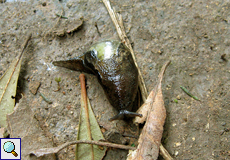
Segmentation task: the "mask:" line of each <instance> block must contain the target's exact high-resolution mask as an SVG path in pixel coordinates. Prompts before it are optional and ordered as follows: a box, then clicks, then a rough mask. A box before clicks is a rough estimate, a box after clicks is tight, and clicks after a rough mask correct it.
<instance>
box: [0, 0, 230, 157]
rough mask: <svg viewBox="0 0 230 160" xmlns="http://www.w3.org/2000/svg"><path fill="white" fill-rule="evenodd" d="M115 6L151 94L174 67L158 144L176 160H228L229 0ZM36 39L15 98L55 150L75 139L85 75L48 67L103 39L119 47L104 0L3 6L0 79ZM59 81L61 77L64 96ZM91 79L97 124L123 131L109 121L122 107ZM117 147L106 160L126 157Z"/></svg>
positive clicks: (167, 80) (165, 85)
mask: <svg viewBox="0 0 230 160" xmlns="http://www.w3.org/2000/svg"><path fill="white" fill-rule="evenodd" d="M111 5H112V6H113V7H115V9H116V11H117V12H119V13H121V14H122V16H123V20H124V26H125V29H126V32H127V35H128V37H129V39H130V41H131V42H132V44H133V47H134V52H135V55H136V58H137V61H138V65H139V67H140V69H141V71H142V73H143V77H144V80H145V82H146V86H147V89H148V91H150V90H151V89H152V88H153V87H154V85H155V82H156V79H157V75H158V73H159V71H160V68H161V67H162V65H163V64H164V62H166V61H167V60H171V64H170V65H169V67H168V69H167V71H166V74H165V77H164V80H163V86H162V89H163V96H164V101H165V105H166V109H167V118H166V124H165V127H164V134H163V139H162V143H163V145H164V146H165V148H166V149H167V150H168V151H169V153H170V154H171V155H172V156H173V157H174V158H175V159H178V160H191V159H209V160H211V159H213V160H217V159H218V160H219V159H223V160H224V159H230V148H229V146H230V132H229V128H230V117H229V115H230V98H229V97H230V92H229V90H230V62H229V61H230V38H229V37H230V2H229V1H223V0H216V1H209V0H193V1H191V0H179V1H170V0H164V1H141V0H139V1H132V0H129V1H111ZM56 14H59V15H63V16H65V17H67V18H68V19H65V18H59V17H57V15H56ZM79 19H83V21H84V22H83V25H82V26H81V27H80V28H79V29H77V30H74V31H73V32H71V33H67V32H66V31H64V30H63V34H59V36H57V33H55V31H57V30H62V29H63V28H65V27H62V26H67V25H66V24H75V22H76V21H78V20H79ZM95 24H97V25H95ZM96 26H97V27H96ZM69 27H70V28H67V29H70V30H71V31H72V28H71V26H69ZM72 27H73V28H74V26H72ZM97 28H98V29H97ZM30 32H31V33H32V36H33V37H32V40H31V41H30V44H29V47H28V48H27V52H26V53H25V55H24V57H23V63H22V69H21V73H20V77H19V83H18V94H19V95H21V94H23V95H24V96H26V98H27V100H28V101H29V102H30V106H31V109H32V110H33V112H34V113H35V114H36V115H37V116H38V117H40V118H42V119H43V120H44V121H45V122H46V126H47V128H48V129H49V132H50V133H51V134H52V136H53V137H54V142H55V145H60V144H62V143H64V142H67V141H73V140H75V139H76V135H77V124H78V118H79V113H80V85H79V84H80V82H79V78H78V76H79V75H80V72H74V71H71V70H68V69H64V68H60V67H55V66H53V65H52V61H54V60H63V59H68V58H73V57H76V56H79V55H81V54H82V53H83V52H85V51H86V50H88V48H89V46H90V45H92V44H93V43H96V42H98V41H102V40H106V39H116V40H119V38H118V36H117V33H116V30H115V27H114V25H113V23H112V21H111V19H110V16H109V14H108V12H107V10H106V8H105V7H104V4H103V3H102V2H101V1H94V0H78V1H73V0H72V1H71V0H59V1H57V0H56V1H52V0H46V1H45V0H44V1H35V0H31V1H28V2H12V3H9V2H6V3H0V76H1V75H3V73H4V72H5V71H6V69H7V67H8V66H9V64H10V63H11V61H12V60H13V59H14V58H15V57H16V56H17V55H18V54H19V52H20V51H21V45H22V44H23V42H24V40H25V39H26V36H27V35H28V34H29V33H30ZM60 35H61V36H60ZM57 77H61V82H60V87H61V89H60V90H59V91H56V90H57V88H58V84H57V82H56V81H55V78H57ZM86 77H87V92H88V96H89V99H90V102H91V105H92V107H93V110H94V113H95V115H96V117H97V120H98V122H99V124H100V125H101V126H102V127H103V128H105V129H106V130H109V129H111V128H117V130H118V131H119V132H121V133H124V131H125V128H126V127H127V123H126V122H125V121H114V122H109V121H108V118H109V117H112V116H114V115H116V114H117V110H116V109H114V108H113V107H112V106H111V105H110V104H109V102H108V100H107V99H106V96H105V94H104V92H103V89H102V87H101V86H100V84H99V83H98V82H97V79H96V77H94V76H93V75H89V74H86ZM33 81H36V82H40V83H41V86H40V87H39V89H38V92H42V93H43V94H44V95H46V96H47V98H49V99H50V100H51V101H52V102H53V103H52V104H48V103H47V102H45V101H44V100H43V99H42V98H41V97H40V96H39V94H36V95H34V94H32V93H31V92H30V91H29V84H30V83H32V82H33ZM180 86H184V87H186V88H187V89H188V90H189V91H190V92H191V93H193V94H194V95H195V96H197V97H198V98H199V99H200V101H196V100H194V99H192V98H191V97H189V96H188V95H187V94H186V93H184V92H183V91H182V90H181V89H180ZM55 91H56V92H55ZM22 125H24V124H22ZM74 149H75V148H74V146H72V147H69V148H67V149H64V150H62V151H61V152H60V153H58V155H57V156H58V158H59V159H60V160H61V159H73V157H74ZM111 150H113V151H114V152H113V153H112V152H111V154H110V155H107V157H105V159H111V157H109V156H113V158H112V159H119V160H120V159H126V154H127V152H126V151H122V150H117V149H111ZM160 159H161V158H160Z"/></svg>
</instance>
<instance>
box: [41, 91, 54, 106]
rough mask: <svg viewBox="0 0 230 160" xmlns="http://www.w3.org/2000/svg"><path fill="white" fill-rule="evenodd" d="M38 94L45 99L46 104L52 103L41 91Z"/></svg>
mask: <svg viewBox="0 0 230 160" xmlns="http://www.w3.org/2000/svg"><path fill="white" fill-rule="evenodd" d="M39 94H40V96H41V97H42V99H43V100H44V101H46V102H47V103H48V104H52V103H53V102H52V101H51V100H49V99H48V98H46V96H45V95H44V94H42V93H41V92H40V93H39Z"/></svg>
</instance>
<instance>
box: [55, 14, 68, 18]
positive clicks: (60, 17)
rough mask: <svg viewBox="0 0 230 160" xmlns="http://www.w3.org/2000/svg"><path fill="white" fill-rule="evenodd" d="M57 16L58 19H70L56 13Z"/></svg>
mask: <svg viewBox="0 0 230 160" xmlns="http://www.w3.org/2000/svg"><path fill="white" fill-rule="evenodd" d="M56 16H58V17H60V18H64V19H68V17H65V16H63V15H60V14H57V13H56Z"/></svg>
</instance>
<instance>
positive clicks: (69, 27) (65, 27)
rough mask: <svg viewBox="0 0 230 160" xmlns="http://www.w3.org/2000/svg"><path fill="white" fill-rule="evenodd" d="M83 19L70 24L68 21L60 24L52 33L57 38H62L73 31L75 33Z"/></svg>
mask: <svg viewBox="0 0 230 160" xmlns="http://www.w3.org/2000/svg"><path fill="white" fill-rule="evenodd" d="M83 22H84V21H83V19H82V18H80V19H77V20H74V21H73V22H70V21H69V20H67V21H66V22H65V23H64V24H63V23H62V24H61V25H60V26H59V28H61V29H58V30H55V31H54V33H55V34H56V35H57V36H58V37H64V36H65V35H66V34H70V33H73V32H75V31H77V30H78V29H80V27H81V26H82V25H83Z"/></svg>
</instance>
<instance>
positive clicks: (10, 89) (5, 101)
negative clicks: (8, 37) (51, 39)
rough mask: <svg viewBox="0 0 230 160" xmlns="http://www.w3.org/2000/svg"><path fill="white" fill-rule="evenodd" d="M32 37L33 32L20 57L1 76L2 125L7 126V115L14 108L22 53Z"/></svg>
mask: <svg viewBox="0 0 230 160" xmlns="http://www.w3.org/2000/svg"><path fill="white" fill-rule="evenodd" d="M30 38H31V34H30V35H29V36H28V37H27V39H26V41H25V43H24V45H23V47H22V52H21V53H20V55H19V56H18V58H16V59H15V60H13V62H12V63H11V64H10V67H9V68H8V69H7V71H6V72H5V73H4V74H3V76H2V77H1V78H0V127H6V115H7V114H9V113H12V112H13V110H14V106H15V99H14V98H12V97H15V95H16V91H17V83H18V77H19V73H20V68H21V62H22V55H23V53H24V50H25V48H26V47H27V44H28V41H29V40H30Z"/></svg>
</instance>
